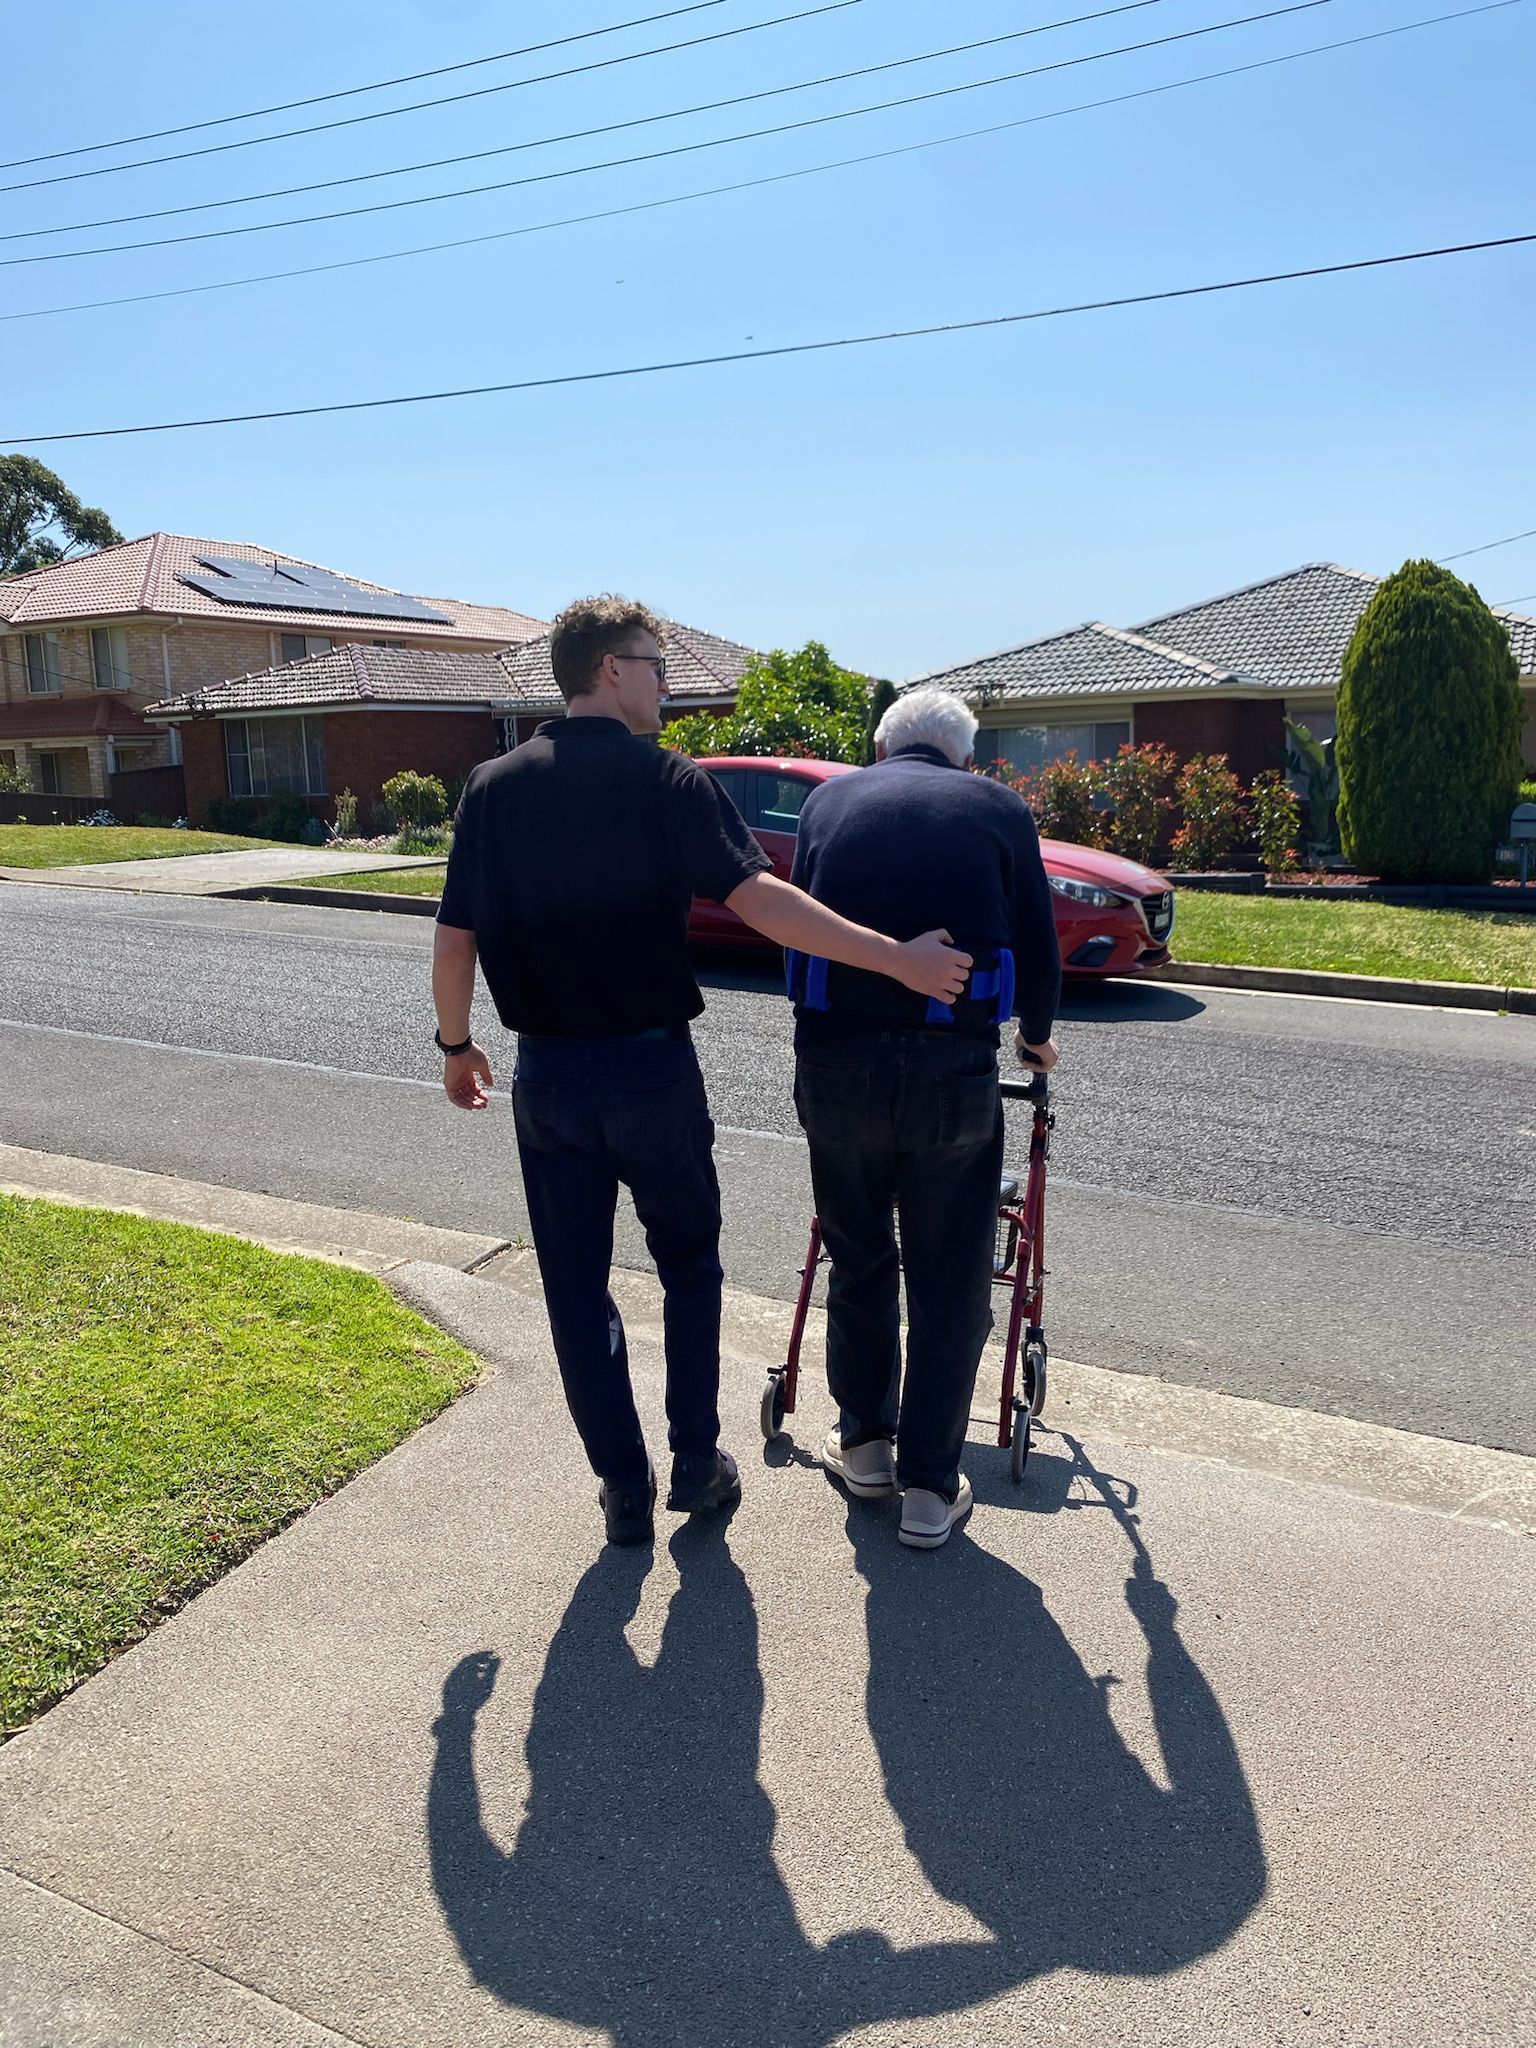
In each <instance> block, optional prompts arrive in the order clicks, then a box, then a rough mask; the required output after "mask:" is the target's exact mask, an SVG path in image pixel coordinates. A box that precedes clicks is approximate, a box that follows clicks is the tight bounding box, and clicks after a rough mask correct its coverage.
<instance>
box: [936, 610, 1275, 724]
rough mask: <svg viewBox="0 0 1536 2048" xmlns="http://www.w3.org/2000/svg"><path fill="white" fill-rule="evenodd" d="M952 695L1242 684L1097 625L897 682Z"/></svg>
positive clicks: (996, 697)
mask: <svg viewBox="0 0 1536 2048" xmlns="http://www.w3.org/2000/svg"><path fill="white" fill-rule="evenodd" d="M919 685H922V686H923V687H925V688H928V689H940V690H954V691H957V692H959V693H960V694H961V695H963V696H965V697H967V698H968V699H970V700H971V701H972V702H973V703H974V702H976V701H977V700H978V699H980V700H981V701H984V702H987V703H994V704H995V703H1008V702H1009V701H1010V700H1013V699H1019V700H1025V701H1029V702H1035V701H1037V700H1039V699H1041V698H1050V697H1129V696H1137V697H1139V696H1145V695H1146V694H1147V693H1148V692H1149V691H1150V692H1158V691H1168V690H1189V689H1200V688H1207V689H1218V688H1223V687H1225V688H1229V689H1235V688H1243V687H1250V686H1249V685H1248V683H1247V678H1246V677H1243V676H1238V675H1234V674H1233V673H1232V671H1231V670H1230V669H1226V668H1222V667H1218V666H1217V665H1215V664H1214V663H1211V662H1208V661H1200V660H1198V659H1196V657H1195V656H1193V655H1190V654H1183V653H1180V652H1179V651H1178V650H1177V649H1175V648H1172V647H1164V646H1160V645H1159V644H1158V643H1157V642H1156V641H1155V640H1151V639H1148V638H1147V637H1146V636H1145V635H1143V634H1140V633H1127V632H1125V631H1123V630H1122V629H1121V628H1120V627H1118V626H1106V625H1102V624H1100V623H1099V622H1097V621H1094V622H1093V623H1091V624H1089V625H1086V626H1073V627H1071V628H1070V629H1069V630H1068V631H1067V632H1065V633H1048V634H1046V635H1045V636H1044V637H1043V638H1042V639H1039V640H1026V641H1024V642H1023V644H1022V645H1021V646H1018V647H1005V648H1003V649H1001V650H1000V651H999V652H998V653H996V654H984V655H982V656H980V657H979V658H978V659H977V660H975V661H967V662H962V663H960V665H959V666H958V667H955V668H946V669H936V670H934V671H933V672H932V673H931V674H929V675H925V676H913V677H912V678H911V680H910V681H909V682H905V683H903V684H902V685H901V687H902V689H903V690H913V689H916V688H918V686H919Z"/></svg>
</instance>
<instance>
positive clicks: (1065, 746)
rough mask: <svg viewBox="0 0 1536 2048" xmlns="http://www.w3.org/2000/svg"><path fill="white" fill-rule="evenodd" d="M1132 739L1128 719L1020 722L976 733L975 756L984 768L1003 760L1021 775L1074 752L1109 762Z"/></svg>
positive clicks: (1077, 754)
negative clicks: (1055, 723) (1022, 723)
mask: <svg viewBox="0 0 1536 2048" xmlns="http://www.w3.org/2000/svg"><path fill="white" fill-rule="evenodd" d="M1130 738H1131V723H1130V720H1129V719H1128V718H1115V719H1106V720H1102V721H1100V722H1099V723H1097V724H1082V725H1023V726H1013V727H1008V728H1005V729H1003V730H1000V731H995V732H989V731H986V730H985V729H984V730H983V731H981V732H979V733H977V735H976V758H977V760H978V761H979V762H981V765H982V766H983V767H986V766H988V765H989V763H988V760H987V756H988V755H990V756H991V758H992V759H993V760H1000V761H1006V762H1007V763H1008V765H1009V766H1010V767H1011V768H1013V769H1015V770H1017V771H1018V772H1019V773H1020V774H1028V773H1029V772H1030V770H1031V769H1034V768H1043V767H1045V765H1046V764H1047V762H1050V761H1061V760H1064V759H1065V758H1066V756H1067V755H1068V754H1076V756H1077V758H1078V760H1079V761H1112V760H1113V759H1114V757H1115V755H1116V754H1118V753H1119V751H1120V749H1121V748H1122V747H1123V746H1128V745H1129V743H1130Z"/></svg>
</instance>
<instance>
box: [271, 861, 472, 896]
mask: <svg viewBox="0 0 1536 2048" xmlns="http://www.w3.org/2000/svg"><path fill="white" fill-rule="evenodd" d="M446 873H447V868H446V866H444V867H432V868H384V869H382V870H381V871H380V872H379V873H378V874H373V875H311V876H310V877H309V879H308V880H307V881H305V882H301V883H298V884H296V885H295V886H296V887H299V888H303V889H366V890H368V891H369V892H370V893H376V894H378V895H380V896H441V895H442V893H443V876H444V875H445V874H446Z"/></svg>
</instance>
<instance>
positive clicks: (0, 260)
mask: <svg viewBox="0 0 1536 2048" xmlns="http://www.w3.org/2000/svg"><path fill="white" fill-rule="evenodd" d="M840 4H843V5H847V4H848V0H840ZM1329 4H1330V0H1290V4H1288V5H1287V6H1284V7H1271V8H1268V9H1266V10H1265V11H1264V12H1263V13H1261V14H1245V15H1240V16H1239V17H1238V18H1237V19H1235V20H1233V21H1216V22H1211V23H1209V24H1208V25H1207V26H1206V27H1204V28H1190V29H1181V30H1180V31H1179V32H1178V33H1177V34H1175V35H1167V36H1153V37H1151V38H1150V39H1149V40H1148V41H1146V42H1144V43H1122V44H1120V45H1119V46H1118V47H1117V48H1115V49H1113V50H1095V51H1091V52H1089V54H1088V55H1086V56H1082V57H1062V58H1058V60H1057V61H1056V62H1055V63H1054V64H1033V65H1030V66H1029V67H1028V68H1027V69H1026V70H1023V71H1009V72H1004V73H1001V74H1000V75H999V76H997V77H995V78H979V79H975V80H973V81H972V82H971V83H969V84H966V85H945V86H937V87H935V88H934V89H933V90H931V91H929V92H919V93H909V94H908V95H906V97H905V98H902V99H895V100H882V101H879V102H878V103H877V104H875V105H872V106H867V107H849V108H846V109H845V110H844V111H842V112H841V113H836V114H808V115H806V116H805V117H804V118H803V119H801V120H799V121H782V122H779V123H778V124H777V125H775V126H774V127H771V128H752V129H748V130H746V131H744V132H743V133H741V134H738V135H720V136H715V137H714V138H713V139H711V140H709V141H706V142H679V143H675V144H674V145H673V146H672V147H671V148H669V149H652V150H644V151H642V152H640V153H639V154H637V155H635V156H620V157H607V158H605V159H603V160H602V161H600V162H598V163H590V164H573V165H570V166H569V167H568V168H567V169H565V170H559V171H540V172H537V173H535V174H534V175H532V176H530V177H523V178H501V179H498V180H496V181H495V182H494V183H492V184H489V185H468V186H464V187H462V188H461V189H459V190H456V191H453V192H426V193H420V194H418V195H416V196H415V197H413V198H409V199H384V200H378V201H376V202H375V203H374V204H373V205H371V206H348V207H341V208H338V209H337V210H336V211H335V212H333V213H308V214H298V215H294V216H291V217H290V218H289V219H287V220H268V221H250V222H247V223H246V224H245V225H244V226H242V227H233V228H199V229H198V230H197V231H196V232H195V233H193V234H189V235H157V236H152V237H147V238H146V239H145V240H143V241H138V242H106V243H100V244H98V245H96V246H95V247H93V248H89V249H53V250H49V251H47V252H46V253H44V254H39V255H36V256H0V269H7V270H8V269H14V268H15V267H16V266H17V265H18V264H24V263H70V262H73V261H75V260H76V259H77V258H78V257H81V256H119V255H124V254H126V253H129V252H131V251H134V250H138V249H169V248H175V247H179V246H181V245H182V244H184V243H187V242H219V241H227V240H229V239H230V237H232V236H235V235H262V234H270V233H272V232H273V231H274V230H276V229H279V228H294V227H313V226H315V225H316V224H318V223H320V222H325V221H333V220H356V219H358V218H359V217H360V216H362V215H366V214H372V213H396V212H398V211H399V210H400V209H401V208H402V207H408V206H436V205H439V204H441V203H442V202H443V201H444V200H449V199H471V198H478V197H479V196H481V195H482V194H484V193H487V192H508V191H512V190H514V189H515V188H517V187H520V186H523V185H548V184H553V183H555V182H557V181H559V180H561V179H564V178H583V177H588V176H590V175H591V174H592V173H593V172H596V171H616V170H627V169H629V168H630V167H631V166H633V165H635V164H648V163H657V162H659V161H660V160H661V159H662V158H664V157H674V156H694V155H697V154H698V153H699V152H700V151H702V150H709V149H724V148H727V147H729V146H731V145H733V144H735V143H738V142H760V141H762V140H764V139H765V138H766V137H769V136H773V135H788V134H792V133H794V132H795V131H796V130H799V129H803V128H824V127H827V126H829V125H830V124H832V123H834V122H838V121H853V120H859V119H862V118H863V116H865V115H866V114H883V113H888V112H890V111H891V110H893V109H895V108H898V107H911V106H918V105H920V104H922V103H923V102H924V101H927V100H941V99H950V98H952V97H954V95H956V94H957V93H967V92H980V91H981V90H982V89H983V88H985V87H990V86H995V85H1011V84H1013V83H1014V82H1015V81H1016V80H1018V79H1021V78H1037V77H1039V76H1041V75H1042V74H1043V73H1045V72H1048V71H1071V70H1075V69H1077V68H1078V67H1079V66H1081V65H1084V64H1101V63H1103V62H1104V61H1105V59H1106V58H1109V57H1129V56H1134V55H1135V54H1137V53H1138V52H1139V51H1142V50H1156V49H1161V48H1162V47H1163V46H1164V45H1165V44H1168V43H1185V42H1190V41H1193V40H1195V39H1196V38H1198V37H1200V36H1212V35H1219V34H1222V33H1224V32H1225V31H1226V30H1227V29H1233V28H1248V27H1251V26H1252V24H1253V23H1254V22H1258V21H1274V20H1277V19H1278V18H1279V17H1280V16H1282V15H1287V14H1305V13H1307V12H1308V11H1309V10H1310V9H1312V8H1314V7H1326V6H1328V5H1329Z"/></svg>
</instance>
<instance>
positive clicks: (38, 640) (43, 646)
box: [21, 633, 64, 796]
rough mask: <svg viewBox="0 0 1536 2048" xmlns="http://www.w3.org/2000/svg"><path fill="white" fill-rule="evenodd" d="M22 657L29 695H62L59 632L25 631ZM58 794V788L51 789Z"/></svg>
mask: <svg viewBox="0 0 1536 2048" xmlns="http://www.w3.org/2000/svg"><path fill="white" fill-rule="evenodd" d="M34 647H36V649H37V650H38V663H37V665H34V663H33V658H32V656H33V649H34ZM21 658H22V661H23V662H24V664H25V666H26V671H27V695H28V696H29V697H62V696H63V694H64V678H63V674H62V671H61V670H60V668H59V636H58V634H57V633H23V634H22V636H21ZM39 667H40V668H41V672H42V676H43V682H42V685H41V687H39V685H38V683H37V680H36V678H37V674H38V669H39ZM49 794H50V795H53V796H56V795H57V794H58V791H57V790H51V791H49Z"/></svg>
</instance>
